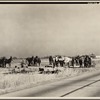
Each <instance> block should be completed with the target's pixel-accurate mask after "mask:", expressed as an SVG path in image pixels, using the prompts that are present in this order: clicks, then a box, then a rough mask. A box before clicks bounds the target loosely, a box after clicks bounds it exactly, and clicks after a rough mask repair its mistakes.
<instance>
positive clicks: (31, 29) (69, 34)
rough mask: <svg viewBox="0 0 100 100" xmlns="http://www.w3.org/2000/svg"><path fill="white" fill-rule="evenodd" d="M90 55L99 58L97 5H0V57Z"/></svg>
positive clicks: (99, 16)
mask: <svg viewBox="0 0 100 100" xmlns="http://www.w3.org/2000/svg"><path fill="white" fill-rule="evenodd" d="M90 53H95V54H96V55H100V5H96V4H94V5H93V4H89V5H82V4H80V5H79V4H78V5H76V4H73V5H72V4H29V5H28V4H26V5H24V4H22V5H21V4H19V5H18V4H14V5H10V4H8V5H7V4H5V5H3V4H1V5H0V56H10V55H12V56H17V57H26V56H31V55H38V56H46V55H55V54H62V55H68V56H69V55H70V56H72V55H77V54H90Z"/></svg>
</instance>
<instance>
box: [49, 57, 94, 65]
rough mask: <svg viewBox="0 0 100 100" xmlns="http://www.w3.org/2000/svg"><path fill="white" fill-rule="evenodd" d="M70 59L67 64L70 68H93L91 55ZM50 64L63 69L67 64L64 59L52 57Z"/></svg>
mask: <svg viewBox="0 0 100 100" xmlns="http://www.w3.org/2000/svg"><path fill="white" fill-rule="evenodd" d="M70 59H71V60H70V61H68V62H67V65H68V67H70V66H72V67H74V66H79V67H91V66H92V59H91V57H90V56H89V55H83V56H76V57H71V58H70ZM49 64H50V65H53V66H56V67H58V65H60V66H61V67H63V66H64V65H65V64H66V62H65V58H64V57H61V56H56V57H55V58H53V57H52V56H50V57H49Z"/></svg>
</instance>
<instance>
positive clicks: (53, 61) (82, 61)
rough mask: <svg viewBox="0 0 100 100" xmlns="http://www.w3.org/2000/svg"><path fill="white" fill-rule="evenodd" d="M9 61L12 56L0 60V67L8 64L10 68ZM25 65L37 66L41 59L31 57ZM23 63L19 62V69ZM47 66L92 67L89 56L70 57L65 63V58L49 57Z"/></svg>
mask: <svg viewBox="0 0 100 100" xmlns="http://www.w3.org/2000/svg"><path fill="white" fill-rule="evenodd" d="M11 61H12V56H11V57H10V58H9V59H7V58H6V57H2V58H0V66H1V67H6V65H7V64H8V65H9V66H11ZM25 61H26V63H27V65H28V66H32V65H33V66H37V65H39V66H40V64H41V59H40V57H38V56H36V57H34V56H32V57H28V58H26V59H25ZM23 65H24V62H21V67H23ZM49 65H52V66H53V67H58V66H59V65H60V66H61V67H63V66H64V65H67V66H68V67H70V66H73V67H74V66H75V65H76V66H80V67H91V65H92V60H91V57H90V56H89V55H84V56H76V57H70V60H69V61H67V63H66V59H65V57H62V56H56V57H52V56H49Z"/></svg>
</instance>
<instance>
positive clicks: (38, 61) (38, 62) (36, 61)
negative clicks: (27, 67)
mask: <svg viewBox="0 0 100 100" xmlns="http://www.w3.org/2000/svg"><path fill="white" fill-rule="evenodd" d="M37 64H38V65H39V66H40V64H41V59H40V58H39V57H38V56H36V57H35V58H34V65H36V66H37Z"/></svg>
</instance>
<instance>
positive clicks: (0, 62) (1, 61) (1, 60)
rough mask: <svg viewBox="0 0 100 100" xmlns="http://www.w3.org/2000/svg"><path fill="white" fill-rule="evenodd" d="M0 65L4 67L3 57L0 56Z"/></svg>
mask: <svg viewBox="0 0 100 100" xmlns="http://www.w3.org/2000/svg"><path fill="white" fill-rule="evenodd" d="M0 67H5V57H1V58H0Z"/></svg>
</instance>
